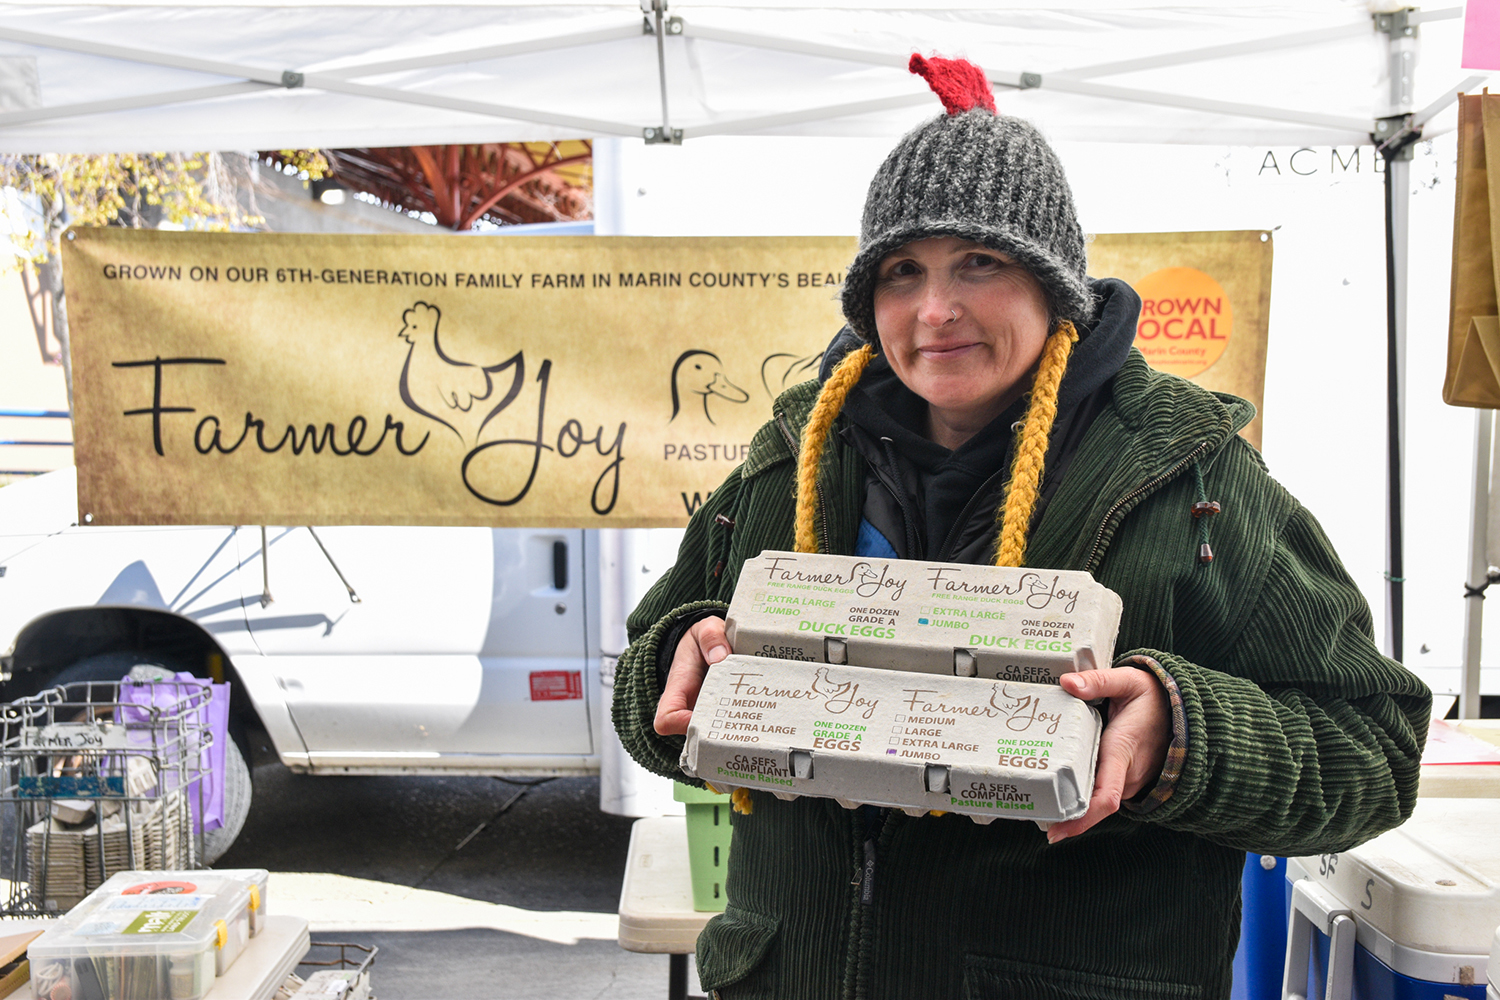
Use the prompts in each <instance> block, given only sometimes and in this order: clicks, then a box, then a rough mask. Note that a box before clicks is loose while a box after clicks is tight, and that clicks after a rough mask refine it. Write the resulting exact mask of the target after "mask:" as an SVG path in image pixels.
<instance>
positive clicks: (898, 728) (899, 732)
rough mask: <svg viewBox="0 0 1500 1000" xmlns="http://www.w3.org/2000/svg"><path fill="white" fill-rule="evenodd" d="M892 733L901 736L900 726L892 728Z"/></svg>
mask: <svg viewBox="0 0 1500 1000" xmlns="http://www.w3.org/2000/svg"><path fill="white" fill-rule="evenodd" d="M891 732H893V733H895V734H896V735H897V736H900V735H901V727H900V726H892V727H891Z"/></svg>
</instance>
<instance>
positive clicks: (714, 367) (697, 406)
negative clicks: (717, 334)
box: [667, 349, 750, 424]
mask: <svg viewBox="0 0 1500 1000" xmlns="http://www.w3.org/2000/svg"><path fill="white" fill-rule="evenodd" d="M671 385H672V416H671V417H670V418H668V420H667V423H669V424H670V423H673V422H675V421H676V420H677V417H678V416H679V415H682V416H683V417H684V420H685V421H695V420H699V419H700V415H701V420H703V421H707V422H708V423H709V424H717V423H718V421H716V420H714V416H713V413H712V412H710V410H709V408H708V404H709V401H710V400H713V399H723V400H726V401H728V402H730V403H748V402H749V401H750V394H749V393H748V392H746V391H745V390H744V389H741V388H740V387H739V386H737V385H735V384H734V383H733V382H731V381H730V380H729V376H728V375H725V374H724V362H723V361H721V360H719V356H718V355H717V354H715V353H714V352H713V351H704V350H698V349H692V350H687V351H683V352H682V353H681V354H679V355H678V356H677V362H676V363H675V364H674V365H672V382H671ZM693 396H698V397H700V398H701V402H699V401H697V400H694V399H692V398H691V397H693Z"/></svg>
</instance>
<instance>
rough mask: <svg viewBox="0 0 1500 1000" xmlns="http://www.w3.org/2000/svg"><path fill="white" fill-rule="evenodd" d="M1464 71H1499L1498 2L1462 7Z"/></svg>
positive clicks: (1474, 0)
mask: <svg viewBox="0 0 1500 1000" xmlns="http://www.w3.org/2000/svg"><path fill="white" fill-rule="evenodd" d="M1463 65H1464V69H1500V0H1469V2H1468V3H1467V4H1465V6H1464V58H1463Z"/></svg>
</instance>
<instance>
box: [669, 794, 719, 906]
mask: <svg viewBox="0 0 1500 1000" xmlns="http://www.w3.org/2000/svg"><path fill="white" fill-rule="evenodd" d="M672 798H674V799H676V800H677V801H678V802H681V803H682V804H683V807H684V808H685V809H686V810H687V839H688V863H689V865H690V866H691V868H692V872H693V909H695V910H703V911H710V912H717V911H720V910H723V909H724V873H725V872H727V871H728V870H729V830H730V827H729V812H730V808H729V796H727V795H718V794H715V793H714V792H710V791H708V790H706V789H703V788H693V787H692V786H690V785H684V784H682V783H681V782H673V784H672Z"/></svg>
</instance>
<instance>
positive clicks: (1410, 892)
mask: <svg viewBox="0 0 1500 1000" xmlns="http://www.w3.org/2000/svg"><path fill="white" fill-rule="evenodd" d="M1286 877H1287V880H1288V881H1289V882H1290V883H1291V887H1292V906H1291V923H1290V926H1289V928H1288V932H1287V952H1286V971H1285V975H1284V978H1283V984H1282V997H1283V1000H1301V998H1307V1000H1314V998H1316V1000H1346V998H1349V1000H1447V998H1454V1000H1460V998H1461V1000H1486V992H1487V987H1489V985H1490V983H1492V982H1493V981H1495V980H1500V969H1497V968H1495V967H1494V965H1493V964H1492V963H1491V959H1490V952H1491V949H1492V948H1494V947H1500V946H1497V945H1496V943H1495V934H1496V931H1495V928H1496V925H1497V924H1500V800H1494V799H1418V800H1417V807H1416V810H1415V811H1414V812H1413V814H1412V817H1411V819H1410V820H1408V821H1407V822H1406V823H1405V824H1404V825H1403V826H1401V827H1400V828H1398V829H1395V830H1392V831H1391V832H1389V833H1386V834H1382V835H1381V836H1379V837H1376V838H1375V839H1374V840H1372V841H1370V842H1369V843H1367V844H1362V845H1361V846H1359V847H1356V848H1354V849H1353V850H1350V851H1346V852H1344V853H1342V854H1325V855H1322V856H1321V857H1310V858H1291V859H1289V860H1288V862H1287V874H1286Z"/></svg>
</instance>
